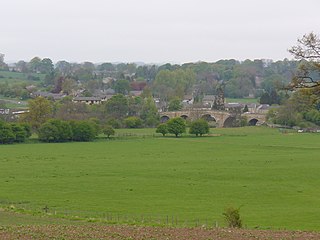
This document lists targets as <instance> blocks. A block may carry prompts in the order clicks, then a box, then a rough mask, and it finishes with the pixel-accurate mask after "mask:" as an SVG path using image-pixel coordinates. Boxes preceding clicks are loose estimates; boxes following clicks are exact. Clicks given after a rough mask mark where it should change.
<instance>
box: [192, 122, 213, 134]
mask: <svg viewBox="0 0 320 240" xmlns="http://www.w3.org/2000/svg"><path fill="white" fill-rule="evenodd" d="M209 130H210V128H209V124H208V122H207V121H206V120H204V119H199V120H196V121H194V122H192V123H191V124H190V129H189V133H190V134H195V135H196V136H197V137H198V136H199V135H200V137H201V136H202V135H203V134H206V133H209Z"/></svg>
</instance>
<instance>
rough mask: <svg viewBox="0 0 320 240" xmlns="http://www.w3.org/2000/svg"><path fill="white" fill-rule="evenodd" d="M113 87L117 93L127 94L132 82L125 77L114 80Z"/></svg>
mask: <svg viewBox="0 0 320 240" xmlns="http://www.w3.org/2000/svg"><path fill="white" fill-rule="evenodd" d="M113 88H114V90H115V91H116V93H120V94H123V95H126V94H128V93H129V91H130V82H129V81H128V80H125V79H120V80H118V81H115V82H114V86H113Z"/></svg>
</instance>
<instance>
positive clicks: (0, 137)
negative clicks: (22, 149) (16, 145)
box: [0, 121, 15, 144]
mask: <svg viewBox="0 0 320 240" xmlns="http://www.w3.org/2000/svg"><path fill="white" fill-rule="evenodd" d="M14 140H15V135H14V133H13V131H12V128H11V126H10V124H8V123H5V122H1V121H0V143H2V144H7V143H13V142H14Z"/></svg>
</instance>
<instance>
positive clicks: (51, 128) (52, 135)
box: [38, 119, 73, 142]
mask: <svg viewBox="0 0 320 240" xmlns="http://www.w3.org/2000/svg"><path fill="white" fill-rule="evenodd" d="M38 137H39V140H40V141H43V142H66V141H70V140H71V139H72V137H73V132H72V129H71V126H70V123H69V122H67V121H63V120H58V119H50V120H48V121H47V122H45V123H43V124H42V125H41V126H40V128H39V129H38Z"/></svg>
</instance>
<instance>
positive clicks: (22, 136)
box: [11, 123, 29, 142]
mask: <svg viewBox="0 0 320 240" xmlns="http://www.w3.org/2000/svg"><path fill="white" fill-rule="evenodd" d="M11 129H12V133H13V134H14V136H15V139H14V141H15V142H24V141H25V140H26V139H27V138H28V137H29V136H28V132H27V130H26V128H25V127H24V126H22V125H21V124H17V123H12V124H11Z"/></svg>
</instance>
